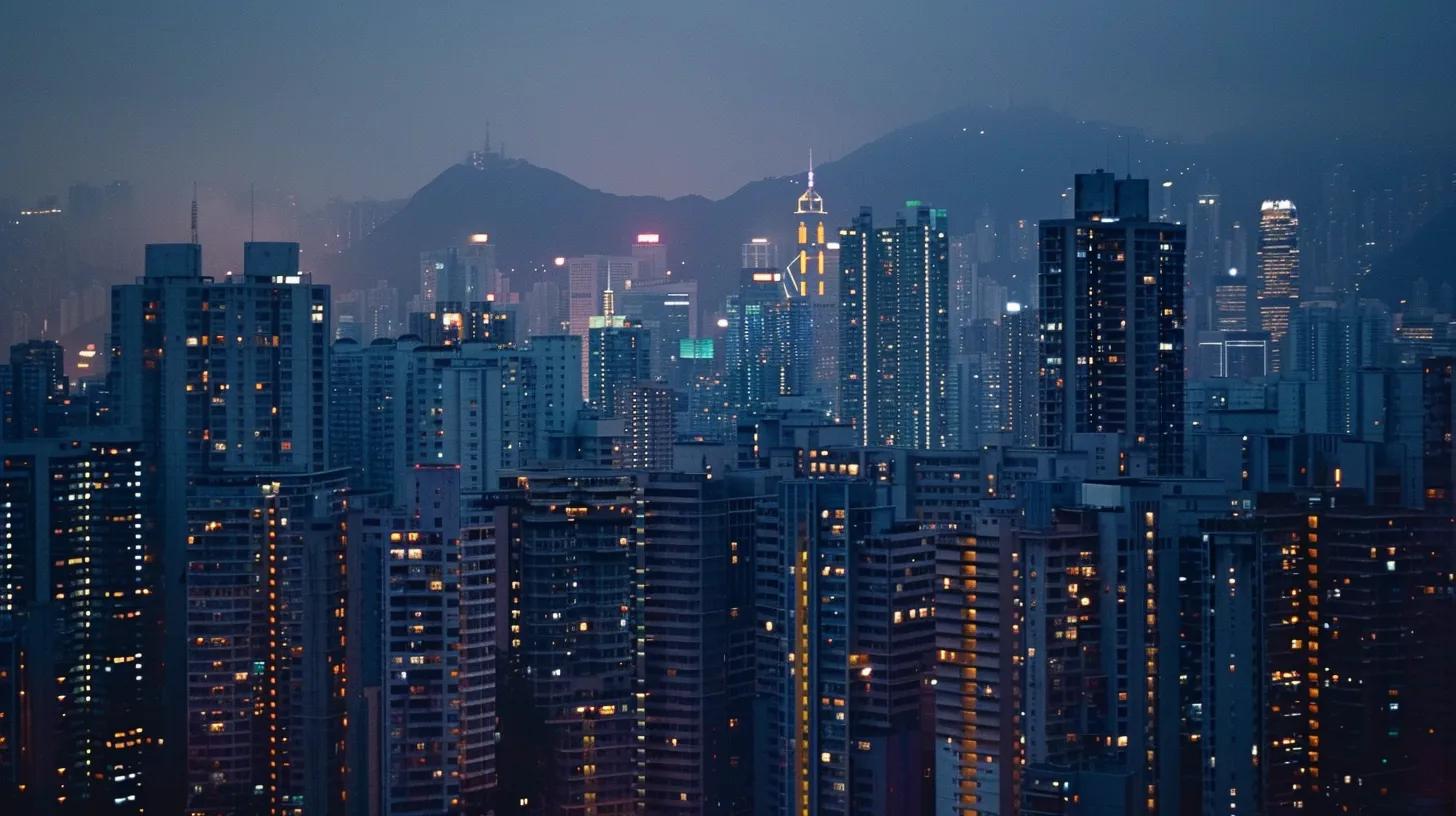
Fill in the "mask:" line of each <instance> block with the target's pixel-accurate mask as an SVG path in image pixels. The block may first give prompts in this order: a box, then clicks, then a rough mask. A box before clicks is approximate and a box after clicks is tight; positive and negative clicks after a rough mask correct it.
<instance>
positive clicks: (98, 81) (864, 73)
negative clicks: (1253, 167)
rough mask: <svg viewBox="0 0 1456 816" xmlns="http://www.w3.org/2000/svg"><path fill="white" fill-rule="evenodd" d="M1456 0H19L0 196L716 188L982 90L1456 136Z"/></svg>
mask: <svg viewBox="0 0 1456 816" xmlns="http://www.w3.org/2000/svg"><path fill="white" fill-rule="evenodd" d="M1453 36H1456V2H1453V1H1452V0H1380V1H1379V2H1373V1H1370V0H1361V1H1360V2H1348V1H1346V0H1279V2H1267V0H1263V1H1255V0H1247V1H1246V0H1221V1H1220V2H1214V0H1164V1H1163V2H1143V1H1142V0H1128V2H1118V0H1109V1H1108V2H1097V3H1088V2H1072V0H1020V2H999V1H998V2H990V1H989V0H987V1H985V2H983V1H982V0H961V1H960V2H948V1H947V2H907V1H906V0H898V1H897V2H870V1H869V0H817V1H816V2H760V1H759V0H748V1H746V2H745V1H744V0H737V1H736V2H730V0H718V1H717V2H710V0H678V2H645V1H642V2H639V1H637V0H617V1H615V2H613V1H611V0H593V1H591V2H566V1H565V0H530V1H529V2H503V1H502V2H498V1H497V0H477V1H476V2H462V1H460V0H332V1H331V2H310V1H308V0H296V2H272V0H256V2H248V3H239V2H236V1H235V0H233V1H231V2H219V1H217V0H166V1H164V0H150V1H149V0H136V1H135V2H117V1H116V0H98V1H97V2H73V1H72V0H44V2H25V1H24V0H0V198H5V197H9V198H13V199H17V200H20V201H22V202H25V201H28V200H29V199H31V198H33V197H34V196H36V195H38V194H41V193H46V192H57V193H64V190H65V187H66V185H68V184H69V183H71V182H73V181H77V180H87V181H104V180H108V179H112V178H125V179H130V180H132V181H133V182H134V183H136V184H137V185H138V186H139V187H143V188H153V191H154V192H157V191H156V190H155V188H156V187H158V186H166V185H180V186H182V187H189V186H190V182H191V181H192V180H193V179H198V180H200V181H202V182H203V183H204V184H214V185H224V186H228V185H233V186H238V185H246V184H247V183H248V182H249V181H256V182H257V183H258V184H259V186H266V187H274V188H281V189H287V190H293V191H296V192H298V193H300V194H301V195H303V196H304V198H305V201H308V202H316V201H319V200H322V199H323V198H325V197H327V196H329V195H334V194H341V195H345V196H374V197H391V196H399V195H406V194H409V193H410V192H413V191H414V190H415V189H416V188H418V187H419V186H420V185H421V184H423V183H424V182H426V181H428V180H429V179H430V178H431V177H433V176H434V175H435V174H436V173H438V172H439V171H440V170H441V169H443V168H444V167H445V166H446V165H447V164H449V163H451V162H453V161H457V160H458V159H459V158H460V157H461V156H462V155H463V154H464V152H465V151H466V150H467V149H469V148H471V147H472V146H475V145H477V144H479V143H480V142H481V141H482V139H483V138H484V135H485V129H486V122H487V121H489V122H491V123H492V126H491V127H492V134H493V136H494V138H495V141H496V142H498V143H499V142H501V141H503V142H504V143H505V147H506V150H507V152H508V153H510V154H512V155H517V156H522V157H525V158H527V159H530V160H531V161H533V162H536V163H538V164H542V165H545V166H548V167H552V168H554V169H558V170H560V171H562V172H564V173H566V174H568V175H570V176H572V177H574V178H576V179H578V180H580V181H582V182H584V183H586V184H589V185H591V186H595V187H600V188H602V189H606V190H610V191H613V192H631V193H656V194H666V195H677V194H683V193H694V192H696V193H703V194H707V195H712V196H720V195H724V194H726V193H729V192H731V191H732V190H733V189H734V188H736V187H737V186H738V185H739V184H741V183H743V182H745V181H748V180H751V179H755V178H760V177H763V176H765V175H772V174H779V173H786V172H791V171H794V170H796V169H798V168H799V167H801V166H802V164H803V162H804V159H803V154H804V153H805V151H806V149H807V148H808V147H809V146H810V145H813V146H814V147H815V149H816V153H817V155H819V156H821V157H824V158H826V159H827V158H832V157H834V156H837V155H841V154H842V153H844V152H846V151H848V150H850V149H853V148H854V147H856V146H858V145H859V144H861V143H863V142H865V141H867V140H869V139H871V138H874V137H875V136H877V135H880V134H881V133H883V132H885V131H887V130H890V129H893V128H895V127H898V126H900V125H903V124H908V123H910V122H912V121H915V120H917V119H920V118H923V117H925V116H928V115H930V114H933V113H937V112H939V111H941V110H945V109H947V108H951V107H954V106H957V105H960V104H965V103H980V104H996V105H1002V104H1005V103H1007V102H1008V101H1011V102H1014V103H1016V104H1035V105H1041V106H1045V107H1049V108H1052V109H1056V110H1063V111H1067V112H1070V113H1074V114H1078V115H1084V116H1091V117H1097V118H1101V119H1106V120H1109V121H1114V122H1118V123H1126V124H1134V125H1142V126H1145V127H1148V128H1150V129H1152V130H1153V131H1154V132H1155V133H1158V134H1165V135H1180V136H1183V137H1186V138H1200V137H1203V136H1205V135H1208V134H1210V133H1213V132H1216V131H1219V130H1221V129H1226V128H1240V127H1245V126H1248V125H1251V124H1259V125H1260V126H1265V127H1268V128H1271V129H1279V130H1285V129H1291V128H1293V129H1320V130H1334V131H1346V132H1352V133H1358V134H1361V135H1370V134H1371V133H1375V134H1377V135H1378V134H1383V133H1395V134H1400V135H1398V136H1396V137H1395V138H1407V135H1408V134H1422V135H1427V136H1429V135H1432V134H1444V135H1449V134H1456V104H1453V103H1456V94H1453V77H1456V48H1453V46H1452V42H1453Z"/></svg>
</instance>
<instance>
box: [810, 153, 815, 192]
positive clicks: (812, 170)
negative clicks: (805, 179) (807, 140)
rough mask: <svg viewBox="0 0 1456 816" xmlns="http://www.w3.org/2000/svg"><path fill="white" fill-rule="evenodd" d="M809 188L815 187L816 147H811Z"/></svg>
mask: <svg viewBox="0 0 1456 816" xmlns="http://www.w3.org/2000/svg"><path fill="white" fill-rule="evenodd" d="M809 189H810V190H812V189H814V148H812V147H811V148H809Z"/></svg>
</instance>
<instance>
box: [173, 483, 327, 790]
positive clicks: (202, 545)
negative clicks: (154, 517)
mask: <svg viewBox="0 0 1456 816" xmlns="http://www.w3.org/2000/svg"><path fill="white" fill-rule="evenodd" d="M195 478H196V484H195V486H194V487H193V489H192V491H190V496H189V500H188V507H187V511H188V512H187V521H188V531H187V555H188V558H189V562H188V569H187V573H186V584H185V586H186V596H187V607H186V608H187V663H186V670H187V687H186V691H187V693H186V697H185V698H184V699H185V705H186V709H187V740H186V745H187V759H186V762H185V763H184V764H183V765H181V766H179V770H181V769H185V779H186V784H187V807H186V812H187V813H188V814H191V815H192V816H224V815H225V814H265V813H279V812H287V813H292V812H301V813H321V814H343V813H346V812H348V803H347V801H346V799H345V795H344V780H345V773H346V761H345V731H346V699H345V695H346V693H347V688H348V685H347V684H348V676H347V671H346V660H345V646H346V643H347V637H346V634H347V633H346V615H347V614H348V608H347V603H346V601H347V595H348V586H347V579H346V575H347V570H346V564H345V552H346V547H347V543H348V534H347V530H346V527H347V524H346V515H347V498H346V496H347V492H348V485H347V482H346V481H345V473H344V471H323V472H317V473H273V474H259V473H238V474H225V473H215V474H203V475H199V476H197V477H195Z"/></svg>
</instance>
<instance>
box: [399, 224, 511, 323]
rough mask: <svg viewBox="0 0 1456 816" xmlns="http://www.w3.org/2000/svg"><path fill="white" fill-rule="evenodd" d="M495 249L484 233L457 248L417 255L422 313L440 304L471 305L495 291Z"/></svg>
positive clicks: (496, 280)
mask: <svg viewBox="0 0 1456 816" xmlns="http://www.w3.org/2000/svg"><path fill="white" fill-rule="evenodd" d="M499 284H500V280H499V272H498V271H497V269H496V262H495V245H494V244H492V243H491V242H490V236H489V235H487V234H485V233H483V232H482V233H476V234H474V235H471V236H470V238H469V240H468V241H467V242H466V243H465V244H464V245H463V246H459V247H450V248H448V249H436V250H429V251H426V252H421V253H420V291H419V298H420V303H421V304H423V305H424V307H425V308H426V309H428V308H429V307H430V306H433V305H434V304H436V303H439V302H441V301H459V302H462V303H473V302H477V301H483V300H486V298H487V296H488V295H494V294H496V293H497V290H498V289H499Z"/></svg>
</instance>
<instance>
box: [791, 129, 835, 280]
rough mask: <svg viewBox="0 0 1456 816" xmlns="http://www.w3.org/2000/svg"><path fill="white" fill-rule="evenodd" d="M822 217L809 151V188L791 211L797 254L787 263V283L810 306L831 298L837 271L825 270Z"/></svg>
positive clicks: (822, 203) (812, 160)
mask: <svg viewBox="0 0 1456 816" xmlns="http://www.w3.org/2000/svg"><path fill="white" fill-rule="evenodd" d="M824 215H825V210H824V199H823V197H821V196H820V195H819V191H818V190H815V189H814V153H813V152H812V151H810V153H809V179H808V184H807V186H806V187H805V188H804V192H803V194H802V195H800V196H799V201H798V204H797V205H796V206H795V207H794V216H795V217H796V218H797V220H798V229H797V230H796V231H795V233H794V243H795V246H796V248H797V251H796V252H795V253H794V259H793V261H791V262H790V263H789V280H791V281H793V282H794V284H795V285H796V286H795V288H796V289H797V292H796V294H797V295H798V296H799V297H802V298H808V299H809V302H810V303H820V302H824V301H825V300H828V299H832V298H833V297H834V289H835V287H834V286H832V283H833V274H834V272H835V271H836V270H833V269H826V267H827V266H828V264H826V262H825V250H826V248H827V246H826V243H825V241H824Z"/></svg>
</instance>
